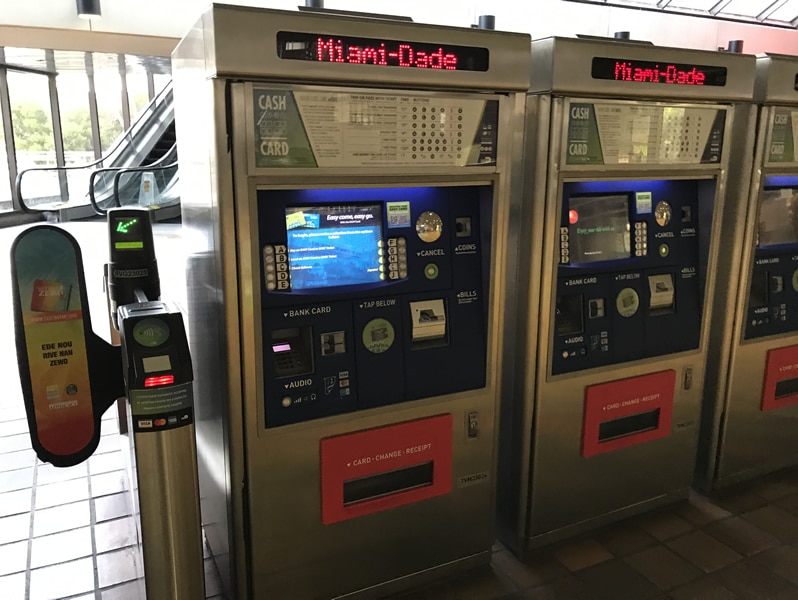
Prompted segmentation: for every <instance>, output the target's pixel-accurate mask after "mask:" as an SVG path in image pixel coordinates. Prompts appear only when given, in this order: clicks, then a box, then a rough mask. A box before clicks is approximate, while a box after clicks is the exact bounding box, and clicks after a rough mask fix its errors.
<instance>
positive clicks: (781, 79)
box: [697, 55, 798, 490]
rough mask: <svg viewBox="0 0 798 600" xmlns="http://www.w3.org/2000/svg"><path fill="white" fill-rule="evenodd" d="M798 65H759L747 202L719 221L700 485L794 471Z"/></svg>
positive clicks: (797, 450)
mask: <svg viewBox="0 0 798 600" xmlns="http://www.w3.org/2000/svg"><path fill="white" fill-rule="evenodd" d="M796 82H798V59H797V58H796V57H794V56H792V57H788V56H778V55H762V56H759V57H757V63H756V87H755V99H756V101H757V103H758V104H759V105H760V109H759V125H758V129H757V142H756V152H755V154H754V165H755V169H754V170H753V178H752V179H751V183H750V201H749V202H748V203H745V204H742V205H741V206H740V207H739V209H738V210H737V212H736V213H733V214H730V215H729V216H728V218H726V217H724V231H727V232H728V238H727V239H728V242H727V245H726V246H725V252H724V253H723V254H722V255H721V256H720V258H719V263H718V265H719V269H718V284H717V286H718V293H717V294H716V298H715V302H714V304H713V309H712V312H713V320H712V327H711V338H710V340H711V345H712V347H713V348H715V349H716V352H713V353H711V354H710V355H709V357H708V362H707V386H706V398H707V404H706V409H705V410H706V414H705V418H704V430H703V431H702V436H701V437H702V446H701V452H700V455H699V463H698V468H697V482H698V485H699V486H700V487H702V488H703V489H705V490H711V489H713V488H716V487H719V486H723V485H726V484H729V483H734V482H737V481H742V480H744V479H748V478H751V477H753V476H755V475H759V474H763V473H766V472H768V471H774V470H776V469H778V468H780V467H784V466H788V465H794V464H796V463H798V438H796V434H795V432H796V429H795V422H796V417H798V407H797V406H796V403H798V335H797V334H798V223H797V222H796V219H797V218H798V137H797V136H798V129H796V126H798V84H796Z"/></svg>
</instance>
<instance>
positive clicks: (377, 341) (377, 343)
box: [362, 318, 396, 354]
mask: <svg viewBox="0 0 798 600" xmlns="http://www.w3.org/2000/svg"><path fill="white" fill-rule="evenodd" d="M362 338H363V345H364V346H365V347H366V350H368V351H369V352H373V353H374V354H382V353H383V352H386V351H387V350H389V349H390V348H391V346H393V342H394V339H396V333H395V331H394V328H393V325H391V322H390V321H388V320H387V319H381V318H377V319H372V320H371V321H369V322H368V323H366V326H365V327H363V334H362Z"/></svg>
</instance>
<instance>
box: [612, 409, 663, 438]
mask: <svg viewBox="0 0 798 600" xmlns="http://www.w3.org/2000/svg"><path fill="white" fill-rule="evenodd" d="M659 413H660V409H659V408H657V409H655V410H650V411H647V412H643V413H637V414H634V415H629V416H627V417H620V418H618V419H612V420H611V421H604V422H603V423H601V424H600V425H599V442H607V441H609V440H617V439H618V438H622V437H626V436H627V435H634V434H636V433H643V432H644V431H652V430H654V429H656V428H657V427H659Z"/></svg>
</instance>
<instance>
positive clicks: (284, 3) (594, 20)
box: [0, 0, 798, 54]
mask: <svg viewBox="0 0 798 600" xmlns="http://www.w3.org/2000/svg"><path fill="white" fill-rule="evenodd" d="M228 1H229V2H230V3H235V4H243V5H248V6H261V7H266V8H281V9H286V10H294V9H295V8H296V6H297V5H298V4H302V3H303V0H228ZM101 3H102V12H103V18H102V19H99V20H95V21H93V22H91V23H89V22H87V21H84V20H82V19H79V18H78V17H77V16H76V13H75V2H74V0H0V27H1V26H3V25H14V26H27V27H37V28H42V27H50V28H60V29H73V30H83V31H89V29H90V28H91V30H92V31H95V32H97V31H99V32H108V33H128V34H137V35H146V36H164V37H170V38H179V37H181V36H182V35H183V33H185V31H186V30H187V29H188V28H189V27H190V26H191V25H192V24H193V22H194V21H195V20H196V17H197V15H198V14H199V13H200V12H201V11H202V10H203V9H204V8H205V7H206V6H207V5H208V1H207V0H133V1H131V0H101ZM326 6H327V7H329V8H340V9H344V10H355V11H363V12H369V11H372V12H373V11H375V10H382V11H383V12H386V13H399V14H403V15H409V16H411V17H413V19H414V20H415V21H419V22H426V23H436V24H441V25H458V26H463V27H465V26H468V25H470V24H471V23H473V22H475V21H476V18H477V16H478V15H480V14H493V15H495V16H496V26H497V28H498V29H503V30H507V31H522V32H528V33H530V34H531V35H532V37H534V38H539V37H547V36H550V35H564V36H572V35H574V34H576V33H586V34H592V35H603V36H606V35H610V36H611V35H612V34H613V32H615V31H622V30H624V31H626V30H628V31H631V32H632V37H633V38H635V39H646V40H650V41H652V42H654V43H656V44H659V45H671V46H682V47H688V48H702V49H706V50H714V49H716V48H717V47H719V46H723V47H726V45H727V44H728V41H729V40H731V39H742V40H744V41H745V48H744V49H745V51H746V52H747V53H758V52H779V53H784V54H798V31H795V30H786V29H777V28H773V27H761V26H757V25H746V24H738V23H731V22H724V21H714V20H710V19H701V18H697V17H684V16H678V15H669V14H660V13H655V12H650V11H642V10H634V9H623V8H612V7H603V6H594V5H587V4H577V3H573V2H564V1H562V0H462V1H459V0H439V1H438V2H431V1H430V0H404V2H402V3H394V2H385V1H383V2H375V1H374V0H327V1H326ZM2 43H3V42H2V40H0V44H2ZM31 45H36V46H39V47H41V46H42V45H41V41H40V40H39V39H36V40H35V41H34V42H33V43H32V44H31Z"/></svg>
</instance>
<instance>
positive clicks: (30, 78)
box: [6, 48, 61, 206]
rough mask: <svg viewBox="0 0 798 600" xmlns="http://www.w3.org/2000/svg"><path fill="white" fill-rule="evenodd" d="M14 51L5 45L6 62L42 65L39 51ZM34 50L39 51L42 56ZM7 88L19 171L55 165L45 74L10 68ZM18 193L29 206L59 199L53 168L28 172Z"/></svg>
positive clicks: (42, 58)
mask: <svg viewBox="0 0 798 600" xmlns="http://www.w3.org/2000/svg"><path fill="white" fill-rule="evenodd" d="M14 50H15V49H12V48H6V63H7V64H9V65H20V66H29V67H33V68H39V69H42V68H43V62H44V52H43V51H42V50H26V49H23V50H22V51H20V52H14ZM35 53H40V54H41V57H39V56H37V55H36V54H35ZM8 88H9V96H10V99H11V121H12V124H13V134H14V144H15V147H16V153H17V169H18V172H20V173H21V172H22V171H24V170H26V169H31V168H35V167H55V166H57V165H56V157H55V142H54V138H53V123H52V115H51V112H50V88H49V83H48V76H47V75H38V74H33V73H23V72H20V71H13V70H9V71H8ZM21 192H22V197H23V199H24V200H25V202H26V204H28V205H29V206H35V205H36V204H42V203H49V202H59V201H60V200H61V189H60V186H59V183H58V176H57V173H56V172H55V171H45V172H34V173H30V174H28V175H27V176H25V178H24V179H23V180H22V189H21Z"/></svg>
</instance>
